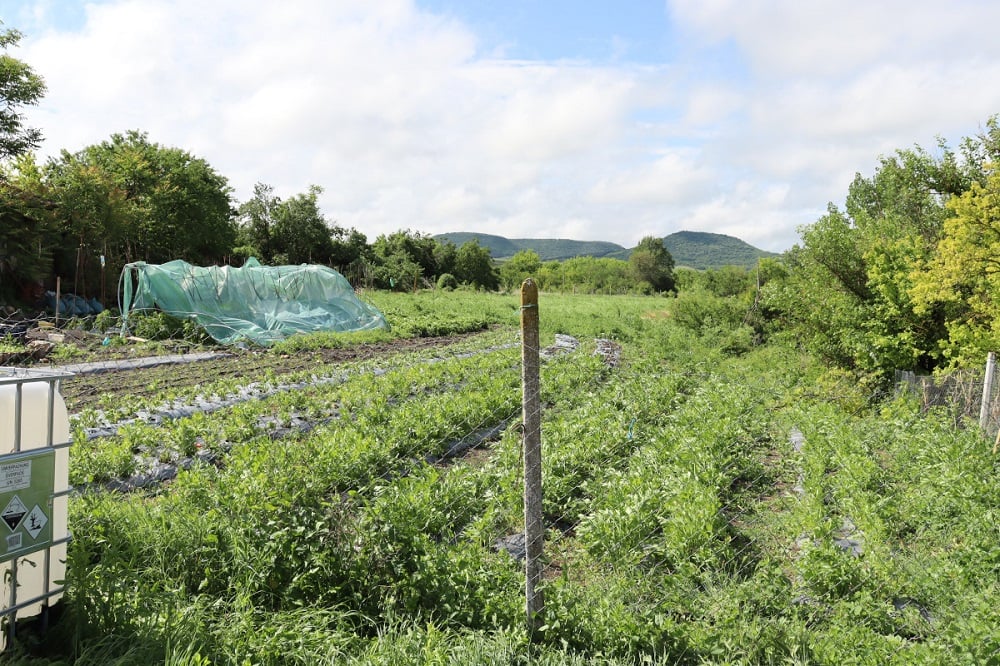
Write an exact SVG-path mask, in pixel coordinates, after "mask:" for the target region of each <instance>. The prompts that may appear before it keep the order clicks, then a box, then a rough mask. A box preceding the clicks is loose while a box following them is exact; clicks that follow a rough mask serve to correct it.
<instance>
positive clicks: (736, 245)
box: [663, 231, 778, 269]
mask: <svg viewBox="0 0 1000 666" xmlns="http://www.w3.org/2000/svg"><path fill="white" fill-rule="evenodd" d="M663 244H664V245H665V246H666V248H667V250H668V251H669V252H670V255H671V256H672V257H673V258H674V263H675V264H676V265H678V266H687V267H689V268H701V269H705V268H719V267H720V266H748V267H749V266H756V265H757V260H758V259H760V258H761V257H776V256H778V255H777V253H775V252H767V251H766V250H761V249H759V248H756V247H754V246H753V245H750V244H749V243H746V242H744V241H741V240H740V239H739V238H735V237H733V236H726V235H725V234H710V233H706V232H703V231H678V232H676V233H672V234H670V235H669V236H666V237H665V238H664V239H663Z"/></svg>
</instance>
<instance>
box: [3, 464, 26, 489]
mask: <svg viewBox="0 0 1000 666" xmlns="http://www.w3.org/2000/svg"><path fill="white" fill-rule="evenodd" d="M30 485H31V461H30V460H19V461H18V462H11V463H3V464H0V493H8V492H11V491H13V490H21V489H22V488H27V487H28V486H30Z"/></svg>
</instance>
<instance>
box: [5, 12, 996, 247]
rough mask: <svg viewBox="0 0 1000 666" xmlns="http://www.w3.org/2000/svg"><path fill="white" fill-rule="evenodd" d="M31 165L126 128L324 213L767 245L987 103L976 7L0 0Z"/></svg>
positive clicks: (446, 228) (971, 124)
mask: <svg viewBox="0 0 1000 666" xmlns="http://www.w3.org/2000/svg"><path fill="white" fill-rule="evenodd" d="M0 20H2V21H3V24H4V25H3V27H4V28H15V29H17V30H19V31H21V32H22V33H24V38H23V39H22V41H21V43H20V45H19V46H17V47H16V48H13V49H10V50H9V51H8V53H9V54H10V55H13V56H14V57H16V58H18V59H20V60H23V61H24V62H26V63H27V64H28V65H30V66H31V67H32V68H33V69H34V71H35V72H36V73H38V74H40V75H41V76H42V77H43V78H44V79H45V82H46V84H47V87H48V90H47V93H46V96H45V97H44V99H43V100H42V101H41V102H40V103H39V104H38V105H37V106H36V107H32V108H29V109H28V110H27V111H26V116H27V122H28V124H29V125H31V126H34V127H38V128H40V129H41V130H42V132H43V135H44V137H45V140H44V143H43V145H42V146H41V148H40V150H39V154H40V156H41V157H42V158H43V159H48V158H51V157H53V156H58V155H59V154H60V153H61V151H63V150H68V151H70V152H75V151H77V150H80V149H82V148H84V147H85V146H88V145H92V144H96V143H100V142H102V141H104V140H107V139H108V138H110V137H111V135H112V134H115V133H124V132H126V131H128V130H132V129H137V130H141V131H144V132H146V133H147V134H148V136H149V139H150V140H151V141H154V142H156V143H159V144H161V145H163V146H169V147H176V148H181V149H183V150H186V151H188V152H189V153H191V154H192V155H194V156H195V157H199V158H202V159H204V160H206V161H207V162H208V163H209V164H210V165H211V166H212V167H213V168H214V169H215V170H216V171H217V172H218V173H219V174H221V175H223V176H225V177H226V178H227V179H228V181H229V183H230V185H231V186H232V188H233V196H234V198H235V200H236V202H237V203H238V202H241V201H245V200H247V199H249V198H250V197H251V196H252V195H253V188H254V184H255V183H258V182H259V183H266V184H268V185H271V186H273V188H274V191H275V193H276V194H277V195H278V196H280V197H282V198H287V197H291V196H294V195H296V194H299V193H305V192H307V191H308V189H309V187H310V186H311V185H318V186H320V187H321V188H323V193H322V194H321V195H320V198H319V203H320V206H321V209H322V212H323V214H324V215H325V216H326V218H327V219H328V221H329V222H331V223H336V224H338V225H340V226H343V227H348V228H350V227H353V228H356V229H358V230H359V231H361V232H363V233H364V234H365V235H366V236H367V237H368V239H369V241H372V240H374V239H375V238H376V237H377V236H378V235H380V234H385V233H391V232H393V231H396V230H399V229H410V230H413V231H418V232H421V233H426V234H436V233H445V232H454V231H472V232H480V233H489V234H497V235H502V236H506V237H508V238H570V239H575V240H603V241H611V242H615V243H618V244H620V245H623V246H625V247H633V246H635V245H636V244H637V243H638V241H639V240H640V239H641V238H643V237H645V236H658V237H662V236H666V235H668V234H670V233H673V232H676V231H682V230H687V231H706V232H713V233H721V234H728V235H731V236H736V237H738V238H741V239H743V240H745V241H747V242H748V243H750V244H752V245H755V246H756V247H759V248H761V249H765V250H770V251H775V252H781V251H784V250H786V249H788V248H790V247H792V246H793V245H794V244H796V243H797V242H798V241H799V234H798V231H797V229H798V228H800V227H801V226H802V225H807V224H811V223H812V222H815V221H816V220H817V219H818V218H819V217H820V216H821V215H822V214H823V213H824V212H825V210H826V208H827V205H828V203H830V202H832V203H834V204H838V205H840V204H842V203H843V201H844V198H845V197H846V194H847V189H848V186H849V185H850V183H851V181H852V180H853V178H854V176H855V174H856V173H861V174H862V175H864V176H870V175H872V174H873V173H874V170H875V168H876V167H877V165H878V161H879V158H880V157H882V156H890V155H892V154H893V153H894V152H895V151H896V150H898V149H905V148H912V147H913V146H915V145H919V146H922V147H923V148H925V149H927V150H928V151H930V152H932V153H935V152H937V142H938V138H942V139H944V140H945V141H947V142H948V143H949V144H950V145H951V146H953V147H956V146H957V144H958V143H959V142H960V140H961V139H962V137H966V136H972V135H975V134H977V133H978V132H980V131H981V130H982V129H983V127H984V125H985V123H986V121H987V120H988V119H989V118H990V117H991V116H992V115H994V114H997V113H1000V86H998V85H997V83H996V82H997V81H1000V40H998V39H996V38H995V26H996V25H1000V2H995V1H993V0H951V2H948V3H942V2H940V1H939V0H862V1H858V0H648V1H647V0H604V1H598V0H573V1H569V0H550V1H546V0H505V1H504V2H486V1H480V0H467V1H464V2H463V1H461V0H284V1H282V2H277V1H276V0H94V1H92V2H74V1H71V0H5V2H4V3H3V4H2V5H0Z"/></svg>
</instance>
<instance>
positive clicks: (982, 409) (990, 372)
mask: <svg viewBox="0 0 1000 666" xmlns="http://www.w3.org/2000/svg"><path fill="white" fill-rule="evenodd" d="M996 369H997V354H996V352H990V353H989V354H987V355H986V377H985V378H984V379H983V401H982V403H981V404H980V405H979V428H980V429H981V430H983V431H984V432H985V431H986V426H988V425H989V421H990V411H991V410H990V402H991V400H992V398H993V376H994V375H995V374H996Z"/></svg>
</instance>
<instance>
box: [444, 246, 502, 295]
mask: <svg viewBox="0 0 1000 666" xmlns="http://www.w3.org/2000/svg"><path fill="white" fill-rule="evenodd" d="M455 277H456V278H458V280H459V281H460V282H462V283H465V284H471V285H473V286H475V287H477V288H479V289H486V290H489V291H495V290H496V289H497V288H498V287H499V286H500V276H499V274H498V273H497V270H496V268H494V267H493V257H491V256H490V251H489V250H488V249H487V248H485V247H483V246H481V245H480V244H479V241H477V240H470V241H468V242H465V243H462V246H461V247H459V248H458V252H457V253H456V255H455Z"/></svg>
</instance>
